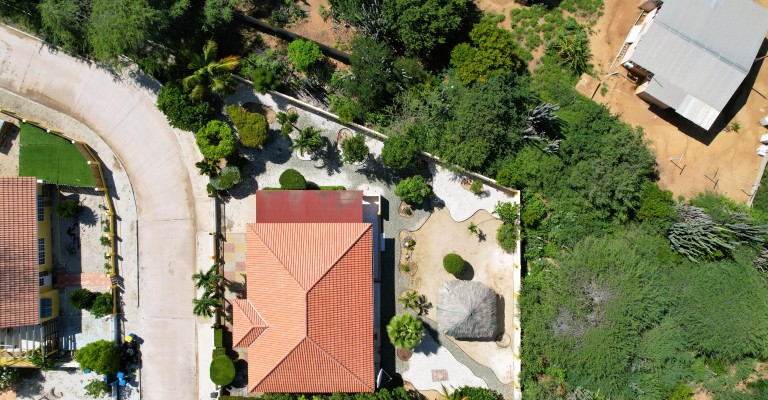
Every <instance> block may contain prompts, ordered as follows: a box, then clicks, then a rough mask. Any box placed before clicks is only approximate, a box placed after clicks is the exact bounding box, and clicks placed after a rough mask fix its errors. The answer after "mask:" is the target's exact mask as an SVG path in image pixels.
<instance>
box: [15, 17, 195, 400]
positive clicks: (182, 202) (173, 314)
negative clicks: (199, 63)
mask: <svg viewBox="0 0 768 400" xmlns="http://www.w3.org/2000/svg"><path fill="white" fill-rule="evenodd" d="M139 80H142V81H146V82H142V83H141V84H140V83H138V82H137V81H136V80H134V79H131V78H128V77H125V76H115V75H112V74H111V73H109V72H107V71H105V70H104V69H101V68H98V67H97V66H95V65H93V64H88V63H87V62H84V61H82V60H79V59H76V58H73V57H70V56H68V55H66V54H64V53H61V52H57V51H56V50H55V49H51V48H49V47H48V46H46V45H44V44H42V43H41V42H40V41H38V40H37V39H35V38H32V37H29V36H27V35H25V34H23V33H20V32H18V31H15V30H13V29H10V28H8V27H5V26H0V87H1V88H4V89H6V90H8V91H10V92H13V93H15V94H18V95H19V96H23V97H25V98H27V99H30V100H33V101H35V102H38V103H40V104H42V105H44V106H46V107H49V108H51V109H54V110H56V111H59V112H61V113H63V114H66V115H68V116H70V117H72V118H75V119H77V120H79V121H81V122H83V123H84V124H85V125H87V126H88V127H89V128H90V129H92V130H93V131H94V132H96V133H97V134H98V135H99V136H100V137H101V138H102V139H103V140H104V141H105V142H106V143H107V144H108V145H109V146H110V147H111V148H112V150H113V151H114V153H115V154H116V155H117V157H119V159H120V160H121V161H122V163H123V165H124V166H125V169H126V172H127V173H128V176H129V178H130V180H131V184H132V186H133V190H134V193H135V197H136V206H137V209H138V223H137V225H138V229H137V232H138V234H137V236H138V243H139V246H138V266H136V265H123V266H122V268H123V269H124V270H127V269H131V268H132V269H134V270H136V273H137V274H138V286H139V290H138V291H137V294H136V295H135V296H126V297H127V298H126V299H125V303H126V307H125V310H126V315H125V319H126V320H125V327H126V330H128V331H131V332H133V333H136V334H137V335H139V336H140V337H141V338H142V339H143V340H144V344H143V346H142V353H143V369H142V372H141V381H142V383H141V392H142V397H143V398H145V399H167V398H176V399H184V400H186V399H197V398H198V393H197V392H198V389H197V384H196V383H197V378H198V376H197V367H196V324H195V318H194V316H193V315H192V313H191V309H192V304H191V299H192V297H193V296H194V288H193V285H192V281H191V279H190V276H191V274H192V273H193V271H194V270H195V265H196V261H197V258H196V251H195V249H196V236H197V233H198V232H199V231H200V232H202V231H206V230H208V229H210V227H207V226H198V225H196V221H201V224H204V223H209V221H207V218H205V219H203V218H196V214H195V212H196V205H195V203H196V198H195V194H196V193H195V192H198V190H197V189H196V190H195V191H193V185H192V184H191V183H190V180H191V179H195V180H196V177H191V175H190V169H189V167H190V163H191V162H193V160H192V161H191V157H190V155H191V153H190V151H195V150H194V149H192V150H190V148H191V147H190V145H189V143H186V142H187V141H188V140H189V137H185V136H183V135H182V134H180V132H179V131H175V130H173V129H172V128H171V127H170V126H169V125H168V124H167V122H166V120H165V117H164V116H163V115H162V113H160V112H159V111H158V110H157V109H156V107H155V96H154V93H153V89H154V90H156V89H157V86H156V85H155V84H154V83H153V82H152V81H151V80H149V79H146V78H144V79H142V78H139ZM142 85H146V86H142ZM0 107H2V104H0ZM192 148H193V146H192ZM195 175H196V174H195ZM203 191H204V186H203ZM198 203H199V205H198V207H197V208H198V210H197V211H198V212H206V211H205V209H207V208H208V207H207V205H208V204H207V199H205V198H204V196H201V195H198ZM203 220H205V222H202V221H203ZM123 222H128V221H123ZM126 264H127V263H126ZM125 284H126V285H130V284H131V282H126V283H125ZM205 368H207V366H206V367H205ZM205 379H207V373H206V374H205Z"/></svg>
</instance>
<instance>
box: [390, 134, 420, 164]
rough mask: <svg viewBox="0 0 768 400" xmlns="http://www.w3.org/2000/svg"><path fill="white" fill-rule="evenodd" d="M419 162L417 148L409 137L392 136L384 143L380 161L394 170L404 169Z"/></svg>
mask: <svg viewBox="0 0 768 400" xmlns="http://www.w3.org/2000/svg"><path fill="white" fill-rule="evenodd" d="M418 160H419V147H418V145H417V144H416V141H415V140H414V139H413V138H412V137H411V136H409V135H393V136H390V137H389V138H388V139H387V140H386V141H385V142H384V148H383V149H382V150H381V161H383V162H384V165H386V166H388V167H390V168H395V169H406V168H409V167H412V166H414V165H416V162H417V161H418Z"/></svg>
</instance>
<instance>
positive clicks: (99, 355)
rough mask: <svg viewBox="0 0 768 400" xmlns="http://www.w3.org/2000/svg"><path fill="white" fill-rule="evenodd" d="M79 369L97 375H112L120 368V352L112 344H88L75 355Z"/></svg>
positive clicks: (97, 342)
mask: <svg viewBox="0 0 768 400" xmlns="http://www.w3.org/2000/svg"><path fill="white" fill-rule="evenodd" d="M75 360H77V362H78V364H80V369H82V370H85V369H90V370H92V371H94V372H96V373H97V374H114V373H116V372H117V369H118V368H119V367H120V350H119V349H118V348H117V346H115V344H114V343H112V342H110V341H107V340H98V341H95V342H91V343H88V344H87V345H85V346H84V347H83V348H81V349H79V350H77V352H76V353H75Z"/></svg>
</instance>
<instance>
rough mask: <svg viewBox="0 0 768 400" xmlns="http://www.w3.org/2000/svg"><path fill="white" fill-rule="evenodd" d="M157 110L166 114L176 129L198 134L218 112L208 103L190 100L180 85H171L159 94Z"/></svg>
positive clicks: (169, 122)
mask: <svg viewBox="0 0 768 400" xmlns="http://www.w3.org/2000/svg"><path fill="white" fill-rule="evenodd" d="M157 108H158V109H160V111H162V113H163V114H165V117H166V118H167V119H168V124H170V125H171V126H172V127H174V128H179V129H183V130H185V131H190V132H197V131H199V130H200V129H202V128H203V127H204V126H205V124H207V123H208V121H210V120H212V119H213V118H214V117H215V116H216V110H215V109H214V108H213V107H212V106H211V105H210V104H209V103H207V102H205V101H201V102H198V103H195V102H193V101H192V100H190V98H189V96H188V95H187V94H186V93H184V90H183V89H182V87H181V85H179V84H178V83H176V82H174V83H169V84H168V85H165V86H163V88H162V89H160V92H159V93H158V94H157Z"/></svg>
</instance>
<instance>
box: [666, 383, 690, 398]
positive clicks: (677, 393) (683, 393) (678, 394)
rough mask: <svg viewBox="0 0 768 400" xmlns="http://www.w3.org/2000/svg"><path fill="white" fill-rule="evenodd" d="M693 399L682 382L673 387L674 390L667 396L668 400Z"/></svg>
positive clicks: (688, 389)
mask: <svg viewBox="0 0 768 400" xmlns="http://www.w3.org/2000/svg"><path fill="white" fill-rule="evenodd" d="M692 398H693V391H692V390H691V388H689V387H688V385H686V384H685V383H684V382H680V383H678V384H677V387H675V390H674V391H673V392H672V394H671V395H670V396H669V400H691V399H692Z"/></svg>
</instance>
